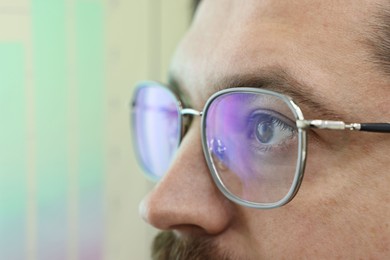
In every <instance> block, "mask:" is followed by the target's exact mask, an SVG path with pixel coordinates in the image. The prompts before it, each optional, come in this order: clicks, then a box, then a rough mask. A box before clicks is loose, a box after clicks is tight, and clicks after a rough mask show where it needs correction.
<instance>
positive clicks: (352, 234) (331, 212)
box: [244, 151, 390, 258]
mask: <svg viewBox="0 0 390 260" xmlns="http://www.w3.org/2000/svg"><path fill="white" fill-rule="evenodd" d="M311 152H312V151H311ZM352 154H353V155H354V156H353V157H354V158H351V155H350V153H348V152H345V153H341V152H340V153H339V154H338V155H337V156H336V155H334V156H333V155H331V154H330V152H329V154H326V152H325V153H324V152H322V153H319V152H318V153H316V152H313V153H311V154H310V155H309V156H311V158H312V160H313V163H309V164H308V167H307V169H306V173H305V174H306V175H305V178H304V180H303V184H302V186H301V189H300V190H299V192H298V194H297V196H296V197H295V198H294V199H293V200H292V201H291V202H290V203H289V204H287V205H286V206H283V207H281V208H278V209H274V210H269V211H256V210H245V211H246V213H245V214H244V215H245V216H246V219H245V221H246V223H247V228H246V230H248V233H249V234H248V237H253V238H254V240H255V241H256V242H253V244H252V245H251V247H253V248H256V246H257V248H259V250H261V251H259V254H262V256H263V254H264V252H268V253H269V255H266V256H267V257H270V258H271V257H272V256H275V255H278V254H282V256H283V255H284V256H286V255H289V256H291V258H299V257H302V256H304V257H305V258H312V257H313V258H319V257H320V256H322V257H323V258H344V257H347V258H351V257H352V258H370V257H372V256H375V255H376V256H383V255H386V250H389V248H388V245H389V243H388V242H389V240H390V230H389V229H390V227H389V219H390V208H389V207H388V206H387V205H389V202H390V195H389V194H388V193H387V192H384V191H386V190H387V189H386V184H387V183H389V182H390V180H389V179H390V177H386V176H381V174H384V173H385V170H383V167H379V166H378V167H377V168H375V167H374V168H372V167H371V168H368V165H371V166H372V165H374V163H373V162H367V160H363V159H362V158H361V157H362V156H363V155H362V156H360V157H359V156H357V154H359V153H356V152H355V151H353V152H352ZM378 156H379V155H378ZM336 157H337V158H336ZM314 162H315V163H314ZM382 166H383V165H382ZM368 173H370V174H368ZM376 175H379V176H376ZM380 179H381V180H382V181H379V180H380ZM248 241H249V243H251V242H250V240H249V239H248ZM258 245H261V246H260V247H259V246H258ZM388 253H389V251H387V254H388ZM320 258H321V257H320ZM379 258H380V257H379Z"/></svg>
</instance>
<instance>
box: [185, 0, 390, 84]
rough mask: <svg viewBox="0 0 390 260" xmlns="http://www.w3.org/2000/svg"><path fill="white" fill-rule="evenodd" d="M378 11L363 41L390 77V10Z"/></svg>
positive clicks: (380, 8) (194, 4) (195, 4)
mask: <svg viewBox="0 0 390 260" xmlns="http://www.w3.org/2000/svg"><path fill="white" fill-rule="evenodd" d="M201 2H202V0H192V12H193V14H195V12H196V9H197V8H198V6H199V4H200V3H201ZM385 3H386V1H385ZM377 10H378V11H377V12H376V13H374V15H373V19H372V22H371V23H370V24H369V26H368V28H369V32H368V35H366V36H365V37H366V39H363V41H364V42H365V43H366V46H368V49H369V52H370V57H369V61H370V62H372V63H373V64H374V65H375V66H376V67H377V68H378V69H379V70H381V71H382V72H383V73H384V74H385V75H388V76H390V8H389V7H388V6H385V5H384V4H378V5H377Z"/></svg>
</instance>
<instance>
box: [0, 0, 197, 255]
mask: <svg viewBox="0 0 390 260" xmlns="http://www.w3.org/2000/svg"><path fill="white" fill-rule="evenodd" d="M189 21H190V3H189V0H105V1H103V0H0V122H1V124H0V260H19V259H31V260H46V259H48V260H49V259H50V260H52V259H56V260H59V259H64V260H70V259H72V260H73V259H83V260H84V259H93V260H99V259H109V260H121V259H141V260H142V259H149V247H150V242H151V240H152V237H153V236H154V234H155V233H156V231H155V230H153V229H152V228H150V227H148V226H147V225H146V224H145V223H144V222H143V221H142V220H141V219H140V217H139V216H138V204H139V201H140V200H141V199H142V197H143V196H144V195H145V194H146V193H147V191H148V190H149V189H150V188H151V187H152V184H151V183H149V182H147V181H146V180H145V179H144V178H143V176H142V173H141V172H140V169H139V168H138V166H137V165H136V162H135V159H134V154H133V152H132V149H131V138H130V132H129V118H128V117H129V113H128V102H129V99H130V95H131V91H132V88H133V86H134V84H135V83H136V82H137V81H140V80H143V79H153V80H161V81H166V72H167V67H168V64H169V60H170V57H171V55H172V52H173V51H174V49H175V46H176V44H177V43H178V41H179V39H180V37H181V36H182V35H183V33H184V31H185V30H186V28H187V27H188V25H189Z"/></svg>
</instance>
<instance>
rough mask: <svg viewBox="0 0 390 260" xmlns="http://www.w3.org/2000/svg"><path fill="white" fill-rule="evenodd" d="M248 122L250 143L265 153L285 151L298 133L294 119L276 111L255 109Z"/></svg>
mask: <svg viewBox="0 0 390 260" xmlns="http://www.w3.org/2000/svg"><path fill="white" fill-rule="evenodd" d="M248 123H249V124H248V126H249V127H248V138H249V140H250V145H251V147H252V148H253V149H254V150H256V151H260V152H263V153H264V152H278V151H283V149H286V148H288V147H289V145H290V144H291V143H292V141H293V140H294V139H295V137H296V133H297V130H296V127H295V123H294V121H292V120H291V119H289V118H288V117H286V116H284V115H282V114H280V113H278V112H276V111H271V110H259V111H255V112H253V113H251V114H250V116H249V120H248Z"/></svg>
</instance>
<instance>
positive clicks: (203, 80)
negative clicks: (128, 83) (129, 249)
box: [140, 0, 390, 259]
mask: <svg viewBox="0 0 390 260" xmlns="http://www.w3.org/2000/svg"><path fill="white" fill-rule="evenodd" d="M377 11H378V6H377V5H375V4H374V3H372V1H360V0H348V1H320V0H300V1H267V0H266V1H259V0H245V1H241V0H213V1H212V0H204V1H203V2H202V3H201V5H200V6H199V8H198V11H197V13H196V16H195V18H194V21H193V24H192V26H191V28H190V29H189V31H188V33H187V35H186V36H185V38H184V39H183V41H182V42H181V44H180V46H179V47H178V50H177V52H176V55H175V56H174V58H173V61H172V66H171V72H170V73H171V75H172V78H174V81H175V82H176V83H177V85H178V88H179V89H180V91H181V93H180V94H181V95H183V96H186V98H187V99H189V100H190V103H191V105H192V107H193V108H195V109H197V110H200V111H201V110H202V109H203V106H204V104H205V102H206V100H207V99H208V98H209V96H210V95H211V94H213V93H214V92H216V91H218V90H220V89H223V88H225V87H228V86H225V85H224V84H225V83H226V82H227V80H226V79H231V78H234V77H238V78H245V77H253V76H258V77H261V75H264V74H267V72H268V71H280V72H283V73H288V74H289V75H290V76H291V77H292V78H293V79H294V81H295V82H296V83H297V84H299V85H300V86H301V88H303V89H304V90H305V92H306V93H307V99H313V101H314V100H316V102H318V101H319V102H320V103H321V104H322V106H321V107H316V106H314V107H313V106H311V105H310V104H311V103H310V101H311V100H296V102H297V103H298V104H299V105H300V106H301V109H302V111H303V113H304V115H305V118H308V119H317V118H318V119H333V120H343V121H346V122H388V121H389V120H390V119H389V118H390V114H389V111H390V102H389V90H390V88H389V84H390V78H388V76H385V75H384V73H383V72H382V71H381V70H380V69H379V68H378V67H377V66H376V65H375V64H374V63H373V62H371V61H370V60H371V56H372V54H371V52H372V50H371V49H370V48H369V44H368V41H367V40H366V37H368V35H369V34H370V32H371V31H372V30H373V29H372V28H371V27H370V26H369V24H371V23H373V22H374V20H373V16H374V15H373V14H374V13H376V12H377ZM248 87H251V86H248ZM293 87H294V84H292V85H291V86H290V85H284V86H282V91H283V88H284V89H285V91H286V93H289V92H290V91H289V88H293ZM313 103H314V102H313ZM200 131H201V130H200V120H199V118H195V119H194V121H193V122H192V125H191V127H190V129H189V130H188V132H187V134H186V135H185V137H184V139H183V141H182V143H181V145H180V148H179V149H178V151H177V154H176V157H175V161H174V162H173V163H172V165H171V167H170V168H169V170H168V171H167V173H166V175H165V176H164V178H163V179H162V180H161V181H160V182H159V183H158V184H157V185H156V187H155V188H154V190H153V191H151V193H150V194H149V195H148V196H147V197H146V198H145V200H144V201H143V203H142V204H141V206H140V211H141V214H142V216H143V218H144V219H145V220H146V221H147V222H149V223H150V224H151V225H153V226H155V227H156V228H158V229H162V230H170V231H173V232H174V235H175V237H174V238H173V239H174V240H178V241H179V240H180V241H190V242H191V241H194V243H195V241H199V240H203V241H207V243H210V244H212V245H213V246H214V247H213V252H212V254H215V255H214V256H215V257H217V256H219V257H221V256H226V257H228V256H230V257H232V258H233V257H235V258H237V259H261V258H266V259H272V258H301V257H305V258H309V259H310V258H316V259H318V258H352V259H355V258H362V259H365V258H372V259H383V258H386V256H387V257H388V256H389V255H390V192H389V188H390V172H389V163H390V153H389V147H390V138H389V136H388V135H385V134H371V133H359V132H358V133H355V132H346V131H342V132H335V131H316V130H310V132H309V134H308V138H309V145H308V160H307V166H306V170H305V177H304V179H303V183H302V186H301V188H300V190H299V192H298V194H297V196H296V197H295V198H294V199H293V200H292V201H291V202H290V203H288V204H287V205H285V206H283V207H280V208H277V209H271V210H256V209H250V208H246V207H242V206H239V205H237V204H234V203H233V202H231V201H229V200H228V199H227V198H226V197H224V196H223V195H222V193H221V192H220V191H219V190H218V189H217V187H216V186H215V184H214V182H213V180H212V178H211V176H210V173H209V169H208V167H207V164H206V161H205V159H204V155H203V152H202V147H201V140H200V134H201V133H200ZM192 239H193V240H192ZM159 243H163V242H161V241H160V242H159ZM163 246H164V245H163ZM204 248H207V247H204ZM178 250H181V249H180V247H179V249H178ZM207 250H209V248H207ZM205 255H206V254H205Z"/></svg>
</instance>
